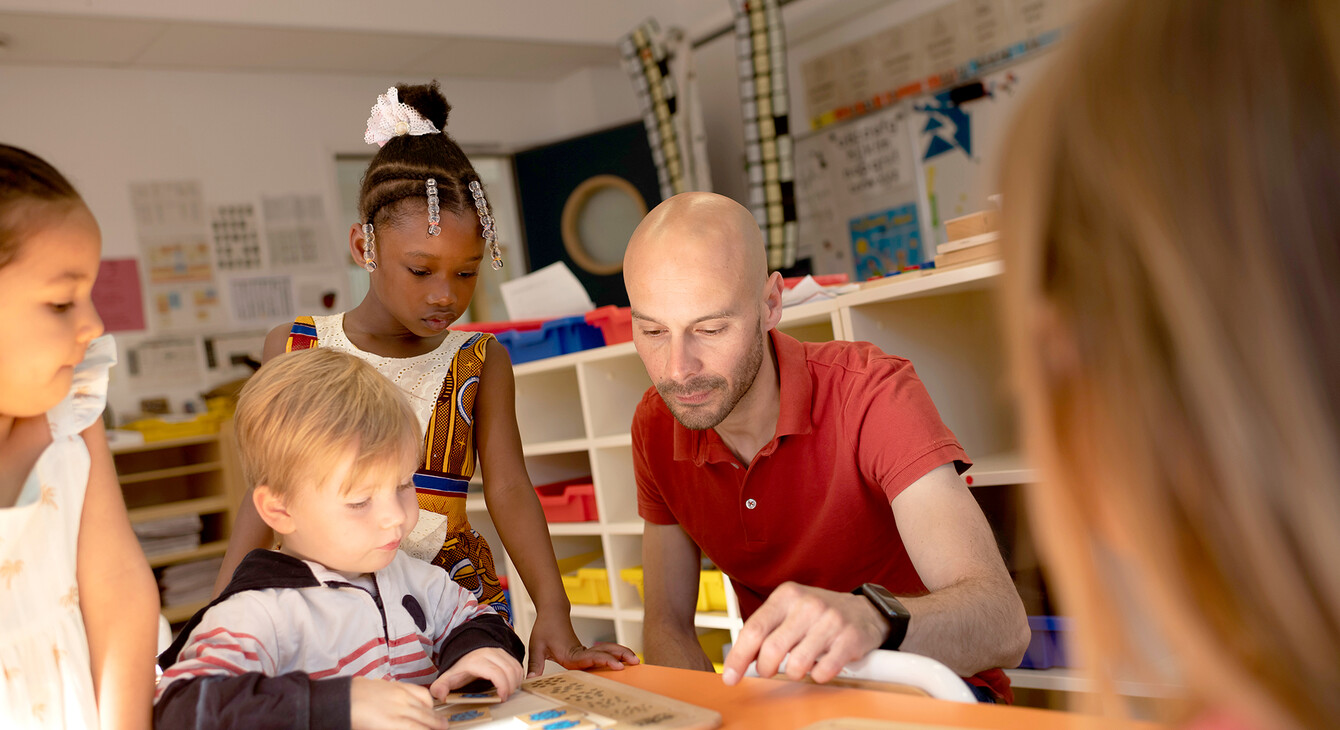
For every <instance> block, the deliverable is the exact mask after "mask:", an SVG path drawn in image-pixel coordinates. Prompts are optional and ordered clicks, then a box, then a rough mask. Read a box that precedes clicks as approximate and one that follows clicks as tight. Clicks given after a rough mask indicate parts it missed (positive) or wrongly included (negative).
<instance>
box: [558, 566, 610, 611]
mask: <svg viewBox="0 0 1340 730" xmlns="http://www.w3.org/2000/svg"><path fill="white" fill-rule="evenodd" d="M563 591H564V592H565V593H567V594H568V600H569V601H571V602H572V603H575V604H582V605H585V606H602V605H607V604H608V603H609V602H610V580H609V571H607V570H605V569H604V568H581V569H579V570H578V571H577V573H576V574H575V575H565V576H563Z"/></svg>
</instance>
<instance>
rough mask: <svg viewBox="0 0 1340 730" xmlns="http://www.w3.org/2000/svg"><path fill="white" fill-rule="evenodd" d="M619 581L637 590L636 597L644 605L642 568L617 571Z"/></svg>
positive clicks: (645, 598)
mask: <svg viewBox="0 0 1340 730" xmlns="http://www.w3.org/2000/svg"><path fill="white" fill-rule="evenodd" d="M619 579H620V580H622V581H623V582H625V583H628V584H629V585H632V586H633V587H634V588H636V589H637V597H638V599H640V600H641V601H643V602H644V603H645V602H646V600H647V597H646V596H644V595H643V594H642V566H640V565H639V566H637V567H636V568H624V569H623V570H621V571H619Z"/></svg>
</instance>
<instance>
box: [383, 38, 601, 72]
mask: <svg viewBox="0 0 1340 730" xmlns="http://www.w3.org/2000/svg"><path fill="white" fill-rule="evenodd" d="M618 64H619V52H618V50H616V49H615V47H614V45H613V44H610V45H608V46H601V45H588V44H570V43H530V42H526V41H500V40H481V39H477V38H448V39H443V40H442V41H441V42H440V43H438V44H437V45H436V46H435V47H434V48H433V49H432V50H430V51H429V52H428V53H425V54H424V55H422V56H420V57H419V58H416V59H414V60H413V61H412V62H411V63H409V64H407V65H405V66H404V67H403V68H401V69H400V70H401V71H403V72H405V73H410V74H416V75H421V76H457V77H459V76H475V77H483V78H495V79H509V80H514V81H557V80H558V79H561V78H564V77H565V76H568V75H569V74H571V73H573V72H575V71H578V70H580V69H582V68H587V67H590V66H617V65H618Z"/></svg>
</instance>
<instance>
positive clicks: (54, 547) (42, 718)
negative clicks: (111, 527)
mask: <svg viewBox="0 0 1340 730" xmlns="http://www.w3.org/2000/svg"><path fill="white" fill-rule="evenodd" d="M115 363H116V345H115V343H114V342H113V341H112V337H111V335H103V336H102V337H99V338H98V339H96V340H94V341H93V342H92V343H90V344H89V347H88V352H87V354H86V355H85V357H84V362H83V363H81V364H80V365H79V367H78V368H76V369H75V375H74V383H73V385H72V386H71V388H70V394H69V395H68V396H66V398H65V400H63V401H61V402H60V404H59V405H57V406H56V407H55V408H53V409H51V411H49V412H48V413H47V421H48V422H49V424H50V426H51V436H52V443H51V445H50V446H48V447H47V450H46V451H44V452H43V453H42V456H41V457H39V458H38V460H37V466H36V467H35V468H34V469H33V472H32V474H30V475H29V476H28V479H27V481H26V482H25V484H24V487H23V491H22V492H21V493H20V494H19V499H18V501H17V502H16V503H15V505H14V506H13V507H10V508H7V509H0V671H3V676H0V728H15V729H16V730H17V729H18V728H62V727H66V728H84V727H96V726H97V724H98V713H97V703H96V701H95V698H94V695H93V677H92V674H91V673H90V671H89V653H88V637H87V635H86V634H85V632H84V619H83V615H82V614H81V613H80V610H79V587H78V583H77V582H76V580H75V557H76V550H77V547H78V543H79V519H80V514H81V513H82V511H83V506H84V492H85V490H86V489H87V487H88V474H89V454H88V447H87V446H86V445H85V444H84V439H83V438H82V437H81V436H80V432H81V431H83V430H84V429H86V428H88V427H89V426H92V425H93V424H94V423H96V422H97V421H98V419H99V418H101V417H102V411H103V408H104V407H105V405H106V402H107V372H108V370H109V369H110V368H111V366H112V365H114V364H115Z"/></svg>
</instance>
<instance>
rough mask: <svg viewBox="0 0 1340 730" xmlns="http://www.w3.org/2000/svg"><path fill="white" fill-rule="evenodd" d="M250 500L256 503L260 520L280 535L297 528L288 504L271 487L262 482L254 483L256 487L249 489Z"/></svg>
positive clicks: (289, 532)
mask: <svg viewBox="0 0 1340 730" xmlns="http://www.w3.org/2000/svg"><path fill="white" fill-rule="evenodd" d="M251 502H252V504H254V505H256V512H257V514H259V515H260V516H261V519H262V520H265V524H267V525H269V526H270V527H271V529H273V530H274V531H275V532H277V533H279V534H280V535H288V534H291V533H292V532H293V531H294V530H295V529H297V525H295V524H294V521H293V515H292V514H290V513H289V511H288V505H286V504H285V503H284V500H283V499H281V498H280V496H279V495H278V494H276V493H275V491H274V490H273V489H271V488H269V487H267V486H266V485H264V484H258V485H256V488H255V489H253V490H251Z"/></svg>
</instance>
